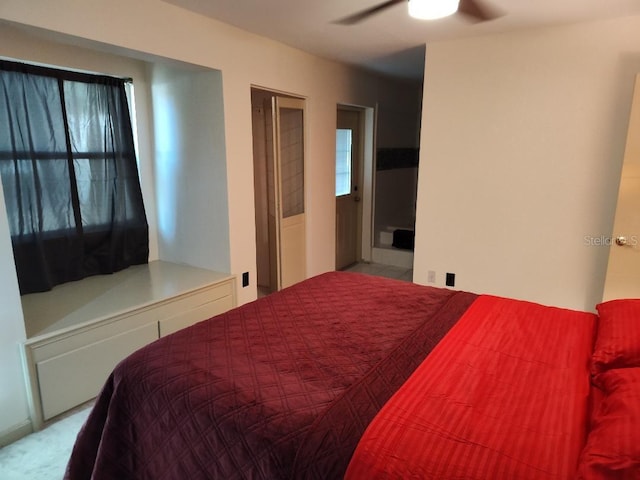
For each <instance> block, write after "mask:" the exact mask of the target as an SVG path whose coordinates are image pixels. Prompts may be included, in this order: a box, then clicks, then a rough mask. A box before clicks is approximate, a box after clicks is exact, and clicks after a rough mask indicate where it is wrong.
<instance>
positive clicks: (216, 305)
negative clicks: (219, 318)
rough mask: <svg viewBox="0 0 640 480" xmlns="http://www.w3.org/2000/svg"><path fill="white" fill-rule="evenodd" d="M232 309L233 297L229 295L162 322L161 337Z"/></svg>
mask: <svg viewBox="0 0 640 480" xmlns="http://www.w3.org/2000/svg"><path fill="white" fill-rule="evenodd" d="M231 308H233V297H232V296H231V295H229V296H227V297H223V298H219V299H218V300H215V301H213V302H209V303H205V304H204V305H200V306H199V307H196V308H193V309H191V310H188V311H186V312H182V313H179V314H177V315H174V316H173V317H170V318H167V319H164V320H160V322H159V324H160V336H161V337H164V336H166V335H169V334H170V333H173V332H176V331H178V330H180V329H182V328H185V327H188V326H190V325H193V324H194V323H197V322H200V321H202V320H206V319H207V318H211V317H214V316H216V315H219V314H221V313H224V312H226V311H227V310H230V309H231Z"/></svg>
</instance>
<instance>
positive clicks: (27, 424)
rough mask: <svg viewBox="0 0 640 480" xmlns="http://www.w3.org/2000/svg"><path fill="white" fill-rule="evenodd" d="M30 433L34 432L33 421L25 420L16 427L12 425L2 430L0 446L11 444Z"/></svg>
mask: <svg viewBox="0 0 640 480" xmlns="http://www.w3.org/2000/svg"><path fill="white" fill-rule="evenodd" d="M30 433H33V427H32V425H31V421H29V420H25V421H24V422H22V423H19V424H18V425H15V426H14V427H11V428H10V429H8V430H5V431H4V432H0V448H2V447H5V446H7V445H9V444H10V443H13V442H15V441H18V440H20V439H21V438H22V437H26V436H27V435H29V434H30Z"/></svg>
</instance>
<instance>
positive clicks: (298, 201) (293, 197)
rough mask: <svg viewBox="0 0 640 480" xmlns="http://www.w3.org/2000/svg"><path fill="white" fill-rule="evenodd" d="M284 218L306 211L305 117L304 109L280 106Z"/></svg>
mask: <svg viewBox="0 0 640 480" xmlns="http://www.w3.org/2000/svg"><path fill="white" fill-rule="evenodd" d="M279 113H280V168H281V169H282V172H281V176H282V218H287V217H291V216H294V215H300V214H301V213H304V119H303V114H302V110H298V109H293V108H280V110H279Z"/></svg>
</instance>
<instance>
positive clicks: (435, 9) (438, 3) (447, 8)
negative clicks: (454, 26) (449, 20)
mask: <svg viewBox="0 0 640 480" xmlns="http://www.w3.org/2000/svg"><path fill="white" fill-rule="evenodd" d="M459 2H460V0H409V15H411V16H412V17H413V18H418V19H420V20H435V19H437V18H443V17H447V16H449V15H452V14H454V13H456V11H457V10H458V3H459Z"/></svg>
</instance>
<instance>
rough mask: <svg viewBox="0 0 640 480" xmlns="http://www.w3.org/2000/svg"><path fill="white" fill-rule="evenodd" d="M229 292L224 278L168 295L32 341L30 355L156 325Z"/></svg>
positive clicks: (59, 351)
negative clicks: (147, 325) (78, 329)
mask: <svg viewBox="0 0 640 480" xmlns="http://www.w3.org/2000/svg"><path fill="white" fill-rule="evenodd" d="M232 294H233V286H232V283H231V281H226V282H224V283H221V284H216V285H212V286H210V287H206V288H203V289H201V290H198V291H196V292H191V293H187V294H184V295H180V296H178V297H174V298H170V299H167V300H164V301H163V302H159V303H157V304H154V305H148V306H146V307H142V308H140V309H138V310H134V311H132V312H128V313H126V314H122V315H118V316H114V317H113V318H112V319H109V320H107V321H105V322H101V323H99V324H96V325H91V326H88V327H85V328H82V329H80V331H76V332H70V333H67V334H63V335H60V336H59V337H57V338H53V339H49V340H45V341H43V342H38V343H37V344H33V345H32V346H30V348H31V349H32V351H33V359H34V361H35V362H40V361H44V360H47V359H49V358H52V357H55V356H58V355H62V354H63V353H65V352H69V351H71V350H75V349H78V348H81V347H82V346H84V345H87V344H89V343H94V342H99V341H101V340H103V339H105V338H109V337H112V336H114V335H118V334H121V333H125V332H128V331H130V330H131V329H134V328H139V327H141V326H143V325H146V324H149V323H153V324H155V325H157V323H158V321H162V320H163V319H168V318H173V317H175V316H176V315H180V314H182V313H183V312H185V311H189V310H192V309H194V308H197V307H199V306H201V305H204V304H207V303H211V302H212V301H215V300H218V299H221V298H225V297H232ZM218 313H220V312H218ZM210 316H212V315H209V317H210ZM205 318H208V317H206V316H205V317H203V318H200V320H204V319H205Z"/></svg>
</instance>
